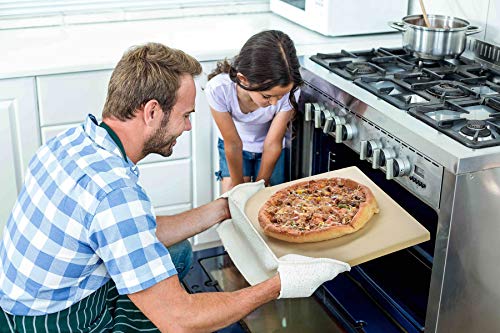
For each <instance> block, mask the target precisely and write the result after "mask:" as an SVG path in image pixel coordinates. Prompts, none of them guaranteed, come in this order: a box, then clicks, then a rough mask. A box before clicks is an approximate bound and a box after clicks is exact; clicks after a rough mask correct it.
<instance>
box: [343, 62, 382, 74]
mask: <svg viewBox="0 0 500 333" xmlns="http://www.w3.org/2000/svg"><path fill="white" fill-rule="evenodd" d="M345 68H346V70H347V71H348V72H349V73H351V74H352V75H366V74H373V73H376V72H377V70H376V69H375V68H374V66H373V65H370V64H368V63H366V62H351V63H349V64H347V65H346V66H345Z"/></svg>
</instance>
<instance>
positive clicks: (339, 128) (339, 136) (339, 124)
mask: <svg viewBox="0 0 500 333" xmlns="http://www.w3.org/2000/svg"><path fill="white" fill-rule="evenodd" d="M333 120H334V122H335V142H336V143H341V142H342V141H344V140H343V137H344V132H343V129H344V126H345V124H346V121H345V117H339V116H334V117H333Z"/></svg>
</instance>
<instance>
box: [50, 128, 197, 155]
mask: <svg viewBox="0 0 500 333" xmlns="http://www.w3.org/2000/svg"><path fill="white" fill-rule="evenodd" d="M77 125H78V124H68V125H58V126H47V127H43V128H42V144H44V143H45V142H47V141H48V140H50V139H51V138H53V137H54V136H56V135H57V134H59V133H61V132H63V131H65V130H67V129H68V128H70V127H73V126H77ZM190 156H191V132H184V133H183V134H182V135H181V136H180V137H179V138H178V139H177V143H176V144H175V146H174V152H173V153H172V155H170V156H169V157H166V158H165V157H162V156H160V155H158V154H150V155H148V156H146V158H144V159H143V160H141V161H140V162H139V164H144V163H152V162H162V161H171V160H178V159H182V158H189V157H190Z"/></svg>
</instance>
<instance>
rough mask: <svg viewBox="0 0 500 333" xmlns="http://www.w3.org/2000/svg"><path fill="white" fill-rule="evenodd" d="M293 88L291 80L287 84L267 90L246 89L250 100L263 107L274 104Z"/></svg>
mask: <svg viewBox="0 0 500 333" xmlns="http://www.w3.org/2000/svg"><path fill="white" fill-rule="evenodd" d="M292 88H293V82H291V83H290V84H289V85H287V86H284V87H282V86H276V87H273V88H272V89H269V90H264V91H247V93H248V95H249V96H250V98H251V99H252V101H253V102H254V103H255V104H257V106H258V107H261V108H265V107H268V106H270V105H276V103H278V101H279V100H280V99H281V98H283V96H285V95H286V94H288V93H289V92H290V91H291V90H292Z"/></svg>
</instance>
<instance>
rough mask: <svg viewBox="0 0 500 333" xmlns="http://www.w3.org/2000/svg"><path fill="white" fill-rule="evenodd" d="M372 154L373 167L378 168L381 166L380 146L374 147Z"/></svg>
mask: <svg viewBox="0 0 500 333" xmlns="http://www.w3.org/2000/svg"><path fill="white" fill-rule="evenodd" d="M372 154H373V156H372V169H378V168H379V167H380V148H376V149H374V150H373V152H372Z"/></svg>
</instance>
